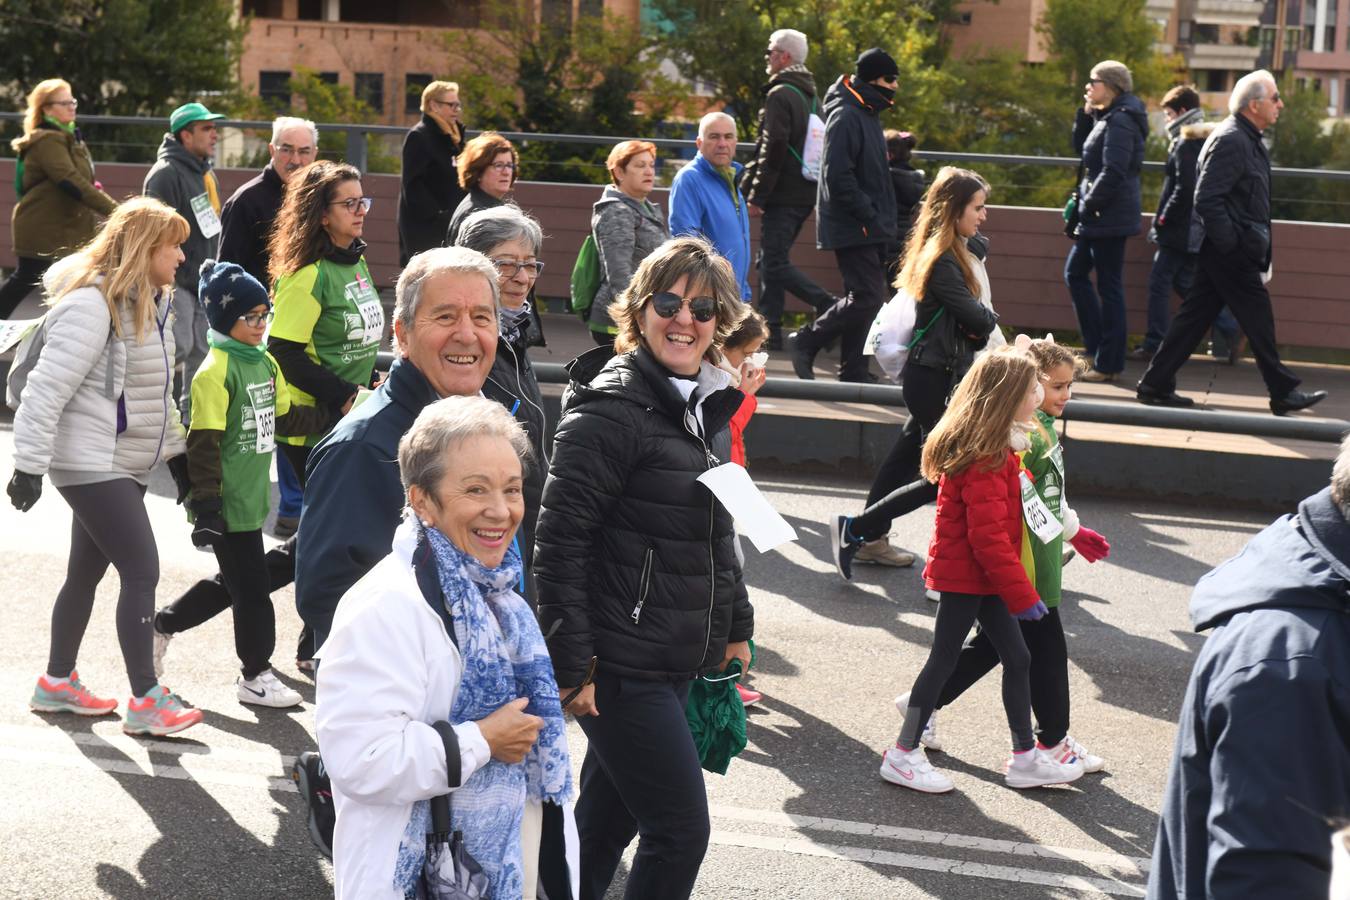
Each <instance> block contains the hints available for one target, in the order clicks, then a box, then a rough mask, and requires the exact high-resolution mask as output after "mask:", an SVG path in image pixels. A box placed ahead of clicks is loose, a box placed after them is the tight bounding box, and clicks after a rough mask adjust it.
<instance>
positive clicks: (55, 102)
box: [47, 100, 80, 109]
mask: <svg viewBox="0 0 1350 900" xmlns="http://www.w3.org/2000/svg"><path fill="white" fill-rule="evenodd" d="M47 105H48V106H69V107H70V108H71V109H75V108H76V107H78V106H79V105H80V101H78V100H53V101H51V102H50V103H48V104H47Z"/></svg>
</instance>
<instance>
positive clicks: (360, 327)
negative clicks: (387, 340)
mask: <svg viewBox="0 0 1350 900" xmlns="http://www.w3.org/2000/svg"><path fill="white" fill-rule="evenodd" d="M346 293H347V299H349V300H351V302H352V303H354V304H355V305H356V312H357V315H356V316H355V317H351V321H350V322H349V328H348V331H347V339H348V340H350V341H355V340H359V341H360V342H361V344H362V345H363V346H367V347H369V346H370V345H372V344H378V343H379V342H380V339H381V338H383V337H384V306H383V304H381V303H380V295H379V294H378V293H376V291H375V286H374V285H373V284H371V283H370V282H369V281H366V279H365V278H363V277H361V276H359V275H358V276H357V278H356V280H355V281H353V282H352V283H351V284H349V285H347V287H346Z"/></svg>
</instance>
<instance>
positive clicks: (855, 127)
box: [792, 47, 900, 382]
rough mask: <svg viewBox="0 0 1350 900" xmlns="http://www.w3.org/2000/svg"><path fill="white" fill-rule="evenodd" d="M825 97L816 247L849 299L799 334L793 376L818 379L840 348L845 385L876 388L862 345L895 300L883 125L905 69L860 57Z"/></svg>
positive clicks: (879, 56) (877, 53)
mask: <svg viewBox="0 0 1350 900" xmlns="http://www.w3.org/2000/svg"><path fill="white" fill-rule="evenodd" d="M856 68H857V74H854V75H843V76H840V78H839V80H838V81H836V82H835V83H834V85H833V86H831V88H830V90H829V91H828V92H827V93H826V95H825V114H826V118H825V154H824V158H823V159H822V161H821V167H820V181H819V182H818V183H817V185H816V246H817V247H819V248H820V249H821V250H833V251H834V255H835V259H836V260H837V261H838V263H839V272H840V274H841V275H842V276H843V278H844V290H845V291H846V294H845V296H844V298H843V299H842V300H839V301H838V302H837V303H835V304H834V305H833V306H831V307H830V308H829V309H827V310H825V312H823V313H822V314H821V315H820V316H819V317H818V318H817V319H816V321H815V322H814V323H813V324H811V325H808V326H807V327H805V328H803V329H801V330H800V331H798V332H795V333H794V334H793V347H792V368H793V370H794V371H795V372H796V373H797V377H798V378H808V379H810V378H815V377H816V376H815V373H814V372H813V371H812V365H813V364H814V362H815V358H816V354H817V353H818V352H820V348H821V347H823V346H825V344H826V343H828V342H829V341H830V340H831V339H833V338H834V337H836V336H837V337H838V338H839V339H840V340H839V357H840V359H839V380H840V381H860V382H870V381H872V380H874V379H873V378H872V376H871V374H870V373H869V372H868V371H867V358H866V357H864V356H863V352H862V351H863V343H864V342H865V341H866V340H867V329H868V328H869V327H871V325H872V320H873V319H874V318H876V314H877V310H879V309H881V307H882V305H883V304H884V303H885V302H886V300H887V298H888V297H889V295H890V291H889V289H888V287H887V285H886V245H887V244H889V243H891V242H892V241H894V240H895V238H896V234H895V188H894V187H893V186H892V184H891V173H890V167H889V165H888V162H887V159H886V136H885V134H884V132H883V131H882V129H881V120H880V119H879V118H878V116H880V114H881V112H882V110H885V109H888V108H890V106H891V105H892V104H893V103H894V98H895V88H896V85H897V84H898V82H899V77H900V69H899V67H898V66H896V64H895V60H894V59H892V58H891V57H890V56H889V55H888V54H887V53H886V52H885V51H883V50H880V49H878V48H875V47H874V48H872V49H871V50H868V51H866V52H864V53H863V54H862V55H861V56H859V57H858V63H857V66H856Z"/></svg>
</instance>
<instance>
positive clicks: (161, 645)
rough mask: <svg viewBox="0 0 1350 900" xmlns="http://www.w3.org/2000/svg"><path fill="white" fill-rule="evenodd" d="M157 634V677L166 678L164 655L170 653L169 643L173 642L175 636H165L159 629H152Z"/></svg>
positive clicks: (155, 652) (155, 651)
mask: <svg viewBox="0 0 1350 900" xmlns="http://www.w3.org/2000/svg"><path fill="white" fill-rule="evenodd" d="M150 630H151V631H153V632H154V633H155V649H154V654H155V677H156V678H163V677H164V654H165V653H168V652H169V641H171V640H173V635H171V634H165V633H164V632H162V631H160V630H159V629H158V628H154V627H151V629H150Z"/></svg>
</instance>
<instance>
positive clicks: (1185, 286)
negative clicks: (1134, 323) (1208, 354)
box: [1143, 247, 1242, 356]
mask: <svg viewBox="0 0 1350 900" xmlns="http://www.w3.org/2000/svg"><path fill="white" fill-rule="evenodd" d="M1194 281H1195V254H1194V253H1184V252H1182V251H1180V250H1174V249H1172V248H1171V247H1159V248H1158V251H1157V252H1156V253H1154V254H1153V268H1152V269H1151V270H1150V271H1149V273H1148V331H1147V332H1146V333H1145V335H1144V344H1143V347H1144V349H1145V350H1147V351H1148V352H1149V353H1153V352H1154V351H1156V350H1157V349H1158V347H1159V346H1160V345H1161V344H1162V339H1163V335H1165V334H1167V326H1168V323H1169V322H1170V321H1171V319H1172V315H1171V306H1172V292H1173V291H1176V293H1177V296H1179V297H1180V298H1181V299H1182V300H1185V299H1186V295H1187V294H1189V293H1190V292H1191V284H1192V283H1193V282H1194ZM1241 335H1242V332H1241V330H1240V329H1239V328H1238V323H1237V320H1236V319H1234V318H1233V314H1232V313H1231V312H1229V311H1228V307H1227V306H1225V307H1224V308H1223V309H1222V310H1221V311H1220V312H1219V317H1218V318H1217V319H1215V320H1214V329H1213V330H1212V331H1211V332H1210V340H1211V341H1213V342H1214V352H1215V355H1216V356H1220V355H1224V354H1223V353H1221V352H1220V351H1226V350H1227V348H1228V347H1230V346H1232V345H1233V344H1234V343H1236V342H1237V341H1238V339H1239V338H1240V337H1241Z"/></svg>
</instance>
